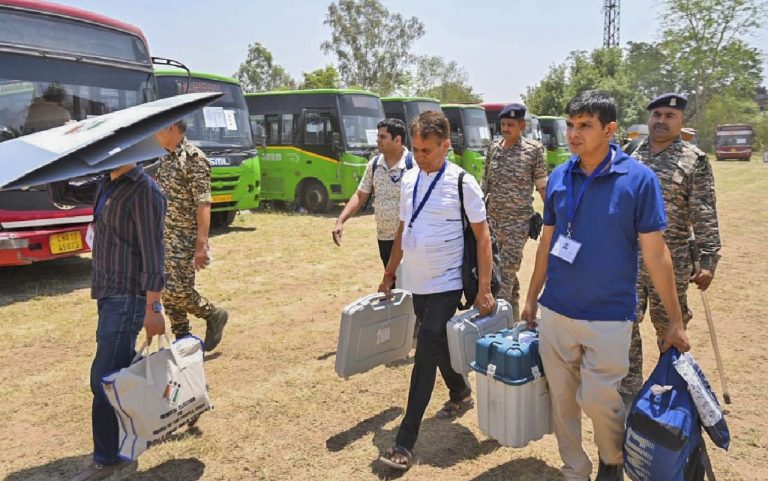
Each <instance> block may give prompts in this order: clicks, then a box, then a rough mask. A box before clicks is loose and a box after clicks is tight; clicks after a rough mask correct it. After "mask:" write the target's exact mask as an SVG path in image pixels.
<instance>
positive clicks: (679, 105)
mask: <svg viewBox="0 0 768 481" xmlns="http://www.w3.org/2000/svg"><path fill="white" fill-rule="evenodd" d="M687 105H688V99H687V98H685V96H684V95H681V94H675V93H670V94H664V95H659V96H658V97H656V98H655V99H653V100H651V103H649V104H648V107H646V110H653V109H655V108H656V107H672V108H673V109H678V110H685V107H686V106H687Z"/></svg>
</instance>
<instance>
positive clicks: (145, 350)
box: [131, 333, 180, 386]
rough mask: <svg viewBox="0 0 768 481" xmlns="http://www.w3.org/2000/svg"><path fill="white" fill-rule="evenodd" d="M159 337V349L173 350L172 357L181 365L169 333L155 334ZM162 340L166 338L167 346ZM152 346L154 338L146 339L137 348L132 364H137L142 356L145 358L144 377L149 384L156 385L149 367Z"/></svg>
mask: <svg viewBox="0 0 768 481" xmlns="http://www.w3.org/2000/svg"><path fill="white" fill-rule="evenodd" d="M154 337H157V338H158V341H157V347H158V349H157V351H160V350H161V349H169V350H170V351H171V357H173V361H174V362H175V363H176V365H177V366H178V365H180V363H179V355H178V353H177V352H176V349H174V348H173V344H172V343H171V340H170V339H169V338H168V334H166V333H163V334H161V335H157V336H154ZM162 340H165V348H163V347H161V346H160V344H162ZM150 346H152V339H150V340H149V342H147V340H146V339H144V341H143V342H142V343H141V347H139V348H138V349H137V350H136V355H135V356H134V357H133V360H132V361H131V364H135V363H137V362H139V361H140V360H141V358H142V357H143V358H145V359H146V360H145V362H144V377H145V378H146V379H147V384H148V385H150V386H151V385H154V384H155V379H154V377H153V376H152V370H151V369H150V368H149V356H150V355H151V353H150V352H149V348H150Z"/></svg>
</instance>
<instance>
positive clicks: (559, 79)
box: [522, 63, 568, 115]
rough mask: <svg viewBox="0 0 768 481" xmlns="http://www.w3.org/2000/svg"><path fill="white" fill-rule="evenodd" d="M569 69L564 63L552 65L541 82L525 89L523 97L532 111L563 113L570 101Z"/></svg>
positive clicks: (551, 113)
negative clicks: (567, 75) (567, 74)
mask: <svg viewBox="0 0 768 481" xmlns="http://www.w3.org/2000/svg"><path fill="white" fill-rule="evenodd" d="M567 70H568V68H567V66H566V65H565V64H564V63H561V64H558V65H552V66H551V67H550V68H549V72H547V75H545V76H544V79H543V80H542V81H541V82H539V83H538V84H537V85H534V86H533V87H531V86H529V87H527V88H526V89H525V93H524V94H523V96H522V97H523V101H524V102H525V103H526V106H527V107H528V110H529V111H530V112H533V113H535V114H536V115H563V112H564V111H565V105H566V104H567V103H568V94H567V93H566V91H567V87H568V81H567V80H566V73H567Z"/></svg>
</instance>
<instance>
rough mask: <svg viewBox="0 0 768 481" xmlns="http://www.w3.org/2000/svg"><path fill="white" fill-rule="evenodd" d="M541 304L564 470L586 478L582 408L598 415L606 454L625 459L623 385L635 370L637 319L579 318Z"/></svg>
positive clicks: (570, 479)
mask: <svg viewBox="0 0 768 481" xmlns="http://www.w3.org/2000/svg"><path fill="white" fill-rule="evenodd" d="M540 309H541V320H540V323H539V337H540V344H539V345H540V350H541V360H542V362H543V363H544V373H545V375H546V376H547V382H548V384H549V390H550V392H551V394H552V414H553V417H554V422H555V436H556V437H557V444H558V448H559V451H560V457H561V458H562V460H563V467H562V472H563V475H564V476H565V479H566V480H567V481H586V480H587V479H588V478H589V476H590V474H591V473H592V462H591V461H590V459H589V456H588V455H587V453H586V451H584V447H583V446H582V442H581V411H582V410H584V412H585V413H586V414H587V416H589V417H590V418H591V419H592V424H593V426H594V431H595V444H596V445H597V449H598V452H599V455H600V459H601V460H602V461H603V462H604V463H605V464H622V463H623V457H622V443H623V437H624V403H623V402H622V399H621V396H620V395H619V391H618V388H619V384H621V380H622V379H623V378H624V376H626V375H627V371H628V369H629V342H630V336H631V334H632V322H630V321H587V320H578V319H571V318H570V317H566V316H563V315H560V314H558V313H556V312H554V311H551V310H549V309H547V308H546V307H543V306H540Z"/></svg>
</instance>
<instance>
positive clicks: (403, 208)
mask: <svg viewBox="0 0 768 481" xmlns="http://www.w3.org/2000/svg"><path fill="white" fill-rule="evenodd" d="M406 175H407V173H406V174H403V178H402V179H400V221H401V222H405V223H406V224H407V223H408V221H409V220H410V219H408V218H407V215H408V213H407V212H406V210H407V206H406V204H407V201H406V199H405V195H406V194H405V193H406V191H407V190H408V189H407V188H406V186H407V185H408V183H407V181H406V180H405V176H406Z"/></svg>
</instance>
